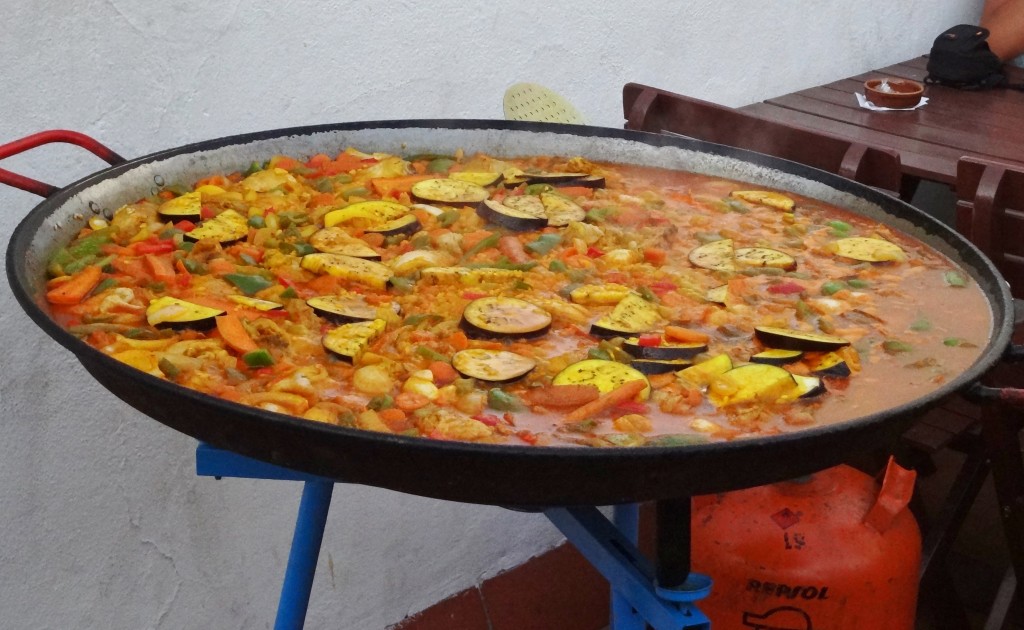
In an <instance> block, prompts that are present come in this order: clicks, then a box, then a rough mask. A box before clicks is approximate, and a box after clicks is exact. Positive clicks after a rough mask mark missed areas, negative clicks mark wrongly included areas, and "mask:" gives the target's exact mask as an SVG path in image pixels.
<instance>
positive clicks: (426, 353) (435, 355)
mask: <svg viewBox="0 0 1024 630" xmlns="http://www.w3.org/2000/svg"><path fill="white" fill-rule="evenodd" d="M416 354H418V355H420V356H421V357H423V358H424V359H430V360H431V361H444V362H445V363H447V362H448V361H449V359H448V357H446V356H444V355H443V354H441V353H440V352H437V351H435V350H434V349H432V348H428V347H427V346H416Z"/></svg>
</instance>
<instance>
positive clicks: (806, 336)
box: [754, 326, 850, 352]
mask: <svg viewBox="0 0 1024 630" xmlns="http://www.w3.org/2000/svg"><path fill="white" fill-rule="evenodd" d="M754 335H755V336H756V337H757V339H758V341H760V342H761V343H763V344H764V345H766V346H768V347H769V348H778V349H782V350H805V351H807V352H828V351H830V350H838V349H839V348H842V347H843V346H848V345H850V342H849V341H847V340H846V339H843V338H842V337H834V336H832V335H824V334H822V333H814V332H804V331H802V330H792V329H790V328H776V327H774V326H756V327H755V328H754Z"/></svg>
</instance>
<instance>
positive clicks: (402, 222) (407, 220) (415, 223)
mask: <svg viewBox="0 0 1024 630" xmlns="http://www.w3.org/2000/svg"><path fill="white" fill-rule="evenodd" d="M420 227H421V226H420V220H419V219H417V218H416V215H414V214H406V215H403V216H400V217H398V218H397V219H392V220H390V221H385V222H384V223H379V224H377V225H371V226H369V227H367V228H366V231H367V232H375V233H377V234H383V235H384V236H396V235H398V234H415V233H416V232H419V231H420Z"/></svg>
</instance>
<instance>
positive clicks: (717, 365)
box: [676, 354, 732, 387]
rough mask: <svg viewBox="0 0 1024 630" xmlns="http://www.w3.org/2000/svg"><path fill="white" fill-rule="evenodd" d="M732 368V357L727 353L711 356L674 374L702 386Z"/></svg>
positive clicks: (692, 383)
mask: <svg viewBox="0 0 1024 630" xmlns="http://www.w3.org/2000/svg"><path fill="white" fill-rule="evenodd" d="M731 369H732V359H730V358H729V355H727V354H719V355H717V356H713V357H711V358H710V359H708V360H707V361H702V362H700V363H698V364H697V365H693V366H691V367H688V368H686V369H684V370H679V371H678V372H676V376H678V377H679V378H681V379H682V380H684V381H686V382H687V383H689V384H691V385H695V386H697V387H703V386H705V385H707V384H708V383H710V382H711V379H712V378H714V377H715V376H717V375H719V374H724V373H725V372H728V371H729V370H731Z"/></svg>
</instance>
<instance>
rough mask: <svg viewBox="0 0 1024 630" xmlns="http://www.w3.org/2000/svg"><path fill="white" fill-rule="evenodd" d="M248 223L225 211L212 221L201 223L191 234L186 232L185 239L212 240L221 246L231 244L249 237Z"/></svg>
mask: <svg viewBox="0 0 1024 630" xmlns="http://www.w3.org/2000/svg"><path fill="white" fill-rule="evenodd" d="M248 221H249V220H248V219H246V218H245V217H243V216H242V215H240V214H238V213H237V212H235V211H234V210H225V211H224V212H221V213H220V214H218V215H217V216H215V217H213V218H212V219H207V220H205V221H203V222H202V223H201V224H200V225H199V227H197V228H196V229H194V230H192V231H191V232H186V233H185V238H186V239H188V240H190V241H198V240H199V239H203V238H212V239H214V240H216V241H217V242H219V243H221V244H224V243H232V242H234V241H239V240H242V239H243V238H245V237H246V236H248V235H249V223H248Z"/></svg>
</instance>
